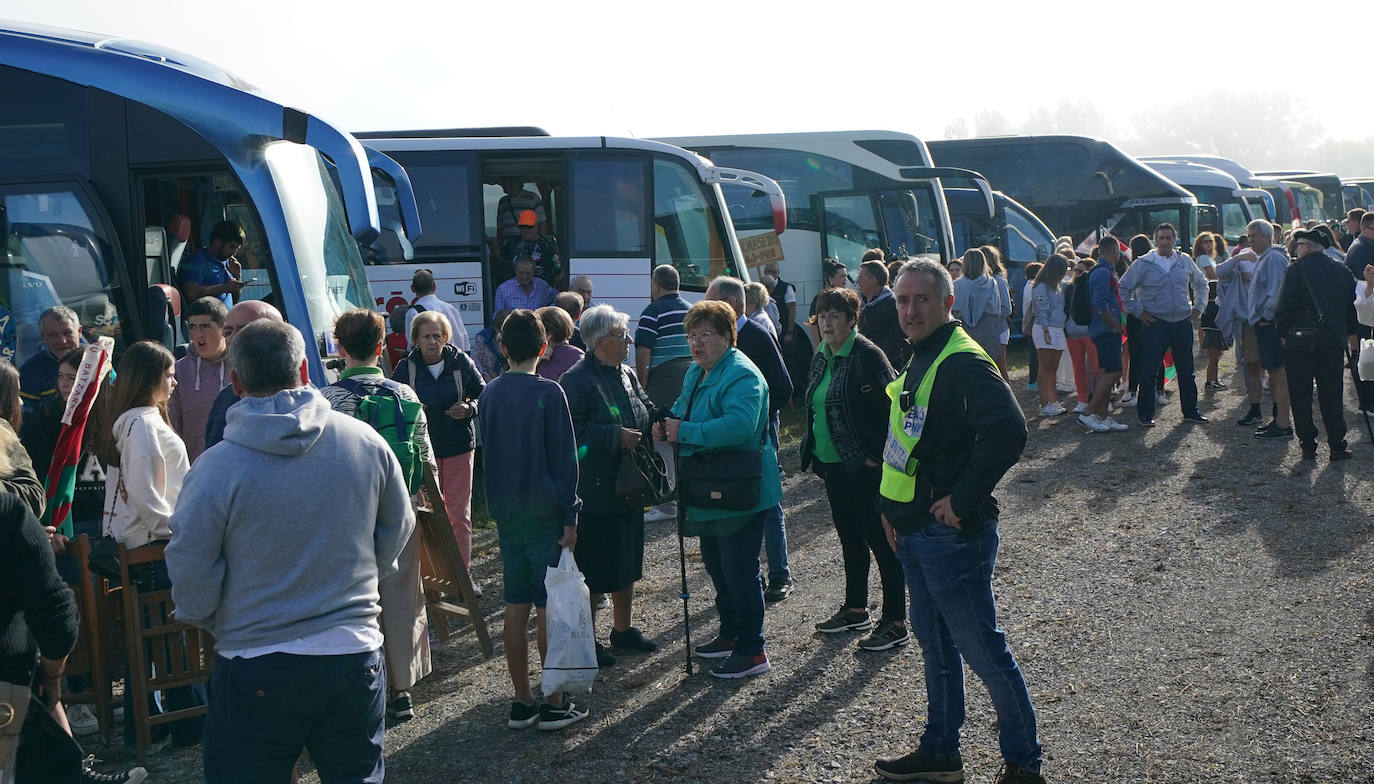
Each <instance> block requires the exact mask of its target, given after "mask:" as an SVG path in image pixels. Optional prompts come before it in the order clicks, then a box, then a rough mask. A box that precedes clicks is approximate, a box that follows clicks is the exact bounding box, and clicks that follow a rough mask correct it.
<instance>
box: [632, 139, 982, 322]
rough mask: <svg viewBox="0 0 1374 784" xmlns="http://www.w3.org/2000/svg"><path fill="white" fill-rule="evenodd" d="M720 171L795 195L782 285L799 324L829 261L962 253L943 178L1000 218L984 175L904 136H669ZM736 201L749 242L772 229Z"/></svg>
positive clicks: (853, 265)
mask: <svg viewBox="0 0 1374 784" xmlns="http://www.w3.org/2000/svg"><path fill="white" fill-rule="evenodd" d="M659 141H664V142H667V143H669V144H675V145H677V146H679V147H686V148H687V149H689V150H694V151H696V152H698V153H700V154H702V155H704V156H706V157H707V158H710V159H711V160H712V161H715V162H716V163H719V164H722V165H726V166H739V167H741V168H745V169H750V170H752V171H756V172H761V173H763V174H765V175H767V176H769V177H772V178H773V179H774V180H777V181H778V184H780V185H781V186H782V190H783V193H784V194H786V196H787V229H788V231H787V233H786V234H785V235H783V236H782V253H783V261H782V263H781V265H780V266H781V269H780V272H781V274H782V278H783V279H784V280H786V281H788V282H789V283H792V284H793V285H795V286H796V287H797V316H798V318H799V319H804V318H805V317H806V315H807V314H808V313H809V311H810V306H811V299H812V298H813V297H814V296H815V295H816V294H817V293H818V292H820V290H821V288H822V283H821V260H822V259H825V258H833V259H836V260H838V261H840V262H842V263H843V264H844V265H845V266H846V267H849V268H850V270H851V272H852V271H854V270H855V269H857V267H858V265H859V261H860V259H862V258H863V254H864V251H866V250H868V249H869V248H882V249H883V251H884V252H885V253H886V254H887V256H888V258H889V259H893V258H901V257H903V256H907V257H911V258H929V259H935V260H938V261H941V262H947V261H949V260H950V259H952V258H954V257H955V256H956V255H957V253H956V245H955V241H954V234H953V232H952V231H951V228H950V215H949V209H948V207H947V206H946V203H945V194H944V191H943V189H942V187H941V184H940V179H939V178H940V177H941V176H946V177H952V178H957V179H958V180H959V182H960V183H969V182H972V183H973V184H974V185H976V186H977V188H978V189H979V190H980V191H981V192H982V194H983V199H984V202H985V204H986V207H987V213H988V214H989V215H991V214H993V212H994V210H993V201H992V190H991V188H989V187H988V184H987V181H986V180H985V179H984V178H983V177H982V176H981V175H979V174H977V173H975V172H970V171H966V170H962V169H937V168H934V167H933V165H932V163H931V158H930V153H929V152H928V151H927V150H926V146H925V144H924V143H923V142H922V141H921V140H920V139H917V138H916V137H914V136H911V135H909V134H905V133H897V132H895V131H835V132H819V133H775V134H740V135H733V136H679V137H667V138H662V139H660V140H659ZM734 194H735V191H734V189H731V190H730V191H728V192H727V195H728V196H729V197H730V209H731V217H732V218H733V219H734V222H735V227H736V228H737V229H738V230H739V231H740V233H741V235H742V236H750V235H752V234H757V233H760V232H764V231H767V230H768V229H769V228H770V225H769V221H770V220H771V216H770V215H768V213H767V212H765V211H764V210H763V206H764V205H763V204H762V203H759V202H754V201H751V200H748V199H739V198H735V196H734Z"/></svg>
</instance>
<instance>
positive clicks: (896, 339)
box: [859, 294, 911, 368]
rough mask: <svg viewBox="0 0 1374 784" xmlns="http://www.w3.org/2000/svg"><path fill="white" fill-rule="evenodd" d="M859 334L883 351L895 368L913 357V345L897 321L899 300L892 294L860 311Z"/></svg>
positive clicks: (880, 298)
mask: <svg viewBox="0 0 1374 784" xmlns="http://www.w3.org/2000/svg"><path fill="white" fill-rule="evenodd" d="M859 332H861V333H863V336H864V337H866V338H868V339H869V340H871V341H873V343H874V344H876V345H877V346H878V348H880V349H882V350H883V353H884V354H886V355H887V361H888V362H889V363H890V364H891V365H892V367H894V368H899V367H902V366H903V365H905V364H906V360H907V357H909V356H911V344H910V343H908V342H907V339H906V334H905V333H904V332H902V324H901V322H900V321H898V320H897V298H896V297H894V296H892V295H891V294H889V295H888V296H886V297H879V298H878V299H877V300H875V301H874V302H872V303H870V304H868V305H866V306H864V308H863V309H862V310H860V311H859Z"/></svg>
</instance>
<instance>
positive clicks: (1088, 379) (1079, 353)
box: [1068, 338, 1097, 403]
mask: <svg viewBox="0 0 1374 784" xmlns="http://www.w3.org/2000/svg"><path fill="white" fill-rule="evenodd" d="M1068 344H1069V360H1070V361H1071V362H1073V385H1074V386H1075V387H1077V388H1078V399H1079V400H1080V401H1082V402H1084V403H1086V402H1088V398H1090V397H1092V394H1093V384H1094V383H1096V380H1097V346H1094V345H1093V339H1092V338H1069V339H1068Z"/></svg>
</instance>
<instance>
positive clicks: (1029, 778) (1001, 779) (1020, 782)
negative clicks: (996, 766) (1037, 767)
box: [993, 762, 1045, 784]
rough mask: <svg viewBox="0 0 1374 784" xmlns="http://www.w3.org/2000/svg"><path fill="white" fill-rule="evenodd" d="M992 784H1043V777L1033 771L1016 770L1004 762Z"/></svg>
mask: <svg viewBox="0 0 1374 784" xmlns="http://www.w3.org/2000/svg"><path fill="white" fill-rule="evenodd" d="M993 784H1045V777H1044V776H1041V775H1040V774H1039V773H1036V772H1035V771H1033V770H1026V769H1025V768H1018V767H1016V766H1015V765H1013V764H1011V763H1010V762H1004V763H1002V769H1001V770H999V771H998V772H997V780H996V781H995V782H993Z"/></svg>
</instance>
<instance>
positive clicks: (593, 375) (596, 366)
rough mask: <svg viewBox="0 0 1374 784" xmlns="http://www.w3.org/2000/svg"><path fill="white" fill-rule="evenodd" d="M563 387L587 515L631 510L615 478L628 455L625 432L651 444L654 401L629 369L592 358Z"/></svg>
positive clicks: (581, 362)
mask: <svg viewBox="0 0 1374 784" xmlns="http://www.w3.org/2000/svg"><path fill="white" fill-rule="evenodd" d="M558 383H559V385H560V386H562V387H563V394H564V395H565V396H566V397H567V398H568V410H569V411H571V412H572V423H573V432H574V433H575V434H576V437H577V452H578V456H579V460H578V479H577V494H578V495H579V496H580V497H581V498H582V510H583V511H584V512H586V513H588V514H604V513H606V512H610V511H613V510H616V509H621V508H623V507H625V502H624V500H623V499H621V498H620V497H619V496H617V495H616V494H615V479H616V475H617V474H619V473H620V460H621V456H622V455H623V454H624V452H623V451H622V450H621V448H620V428H622V427H629V428H633V429H635V430H638V431H639V432H640V433H641V434H642V436H643V440H644V441H645V442H648V441H649V439H650V438H651V436H650V434H649V418H650V416H651V414H652V413H653V410H654V402H653V401H652V400H650V399H649V396H648V395H647V394H645V392H644V390H643V389H641V388H640V386H639V380H638V379H637V378H635V374H634V373H633V372H631V371H630V369H629V368H628V367H626V366H624V365H617V366H615V367H609V366H607V365H606V364H605V363H604V362H602V361H601V360H599V359H597V358H596V357H595V356H594V355H592V354H587V355H585V356H583V357H582V359H579V360H578V361H577V363H576V364H574V365H573V366H572V367H570V368H568V370H567V372H565V373H564V374H563V375H562V376H560V377H559V379H558ZM603 391H604V395H603ZM606 397H610V400H611V404H612V405H613V406H614V407H615V410H614V412H613V411H612V410H611V407H610V406H608V405H607V404H606ZM650 446H651V447H652V443H650Z"/></svg>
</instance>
